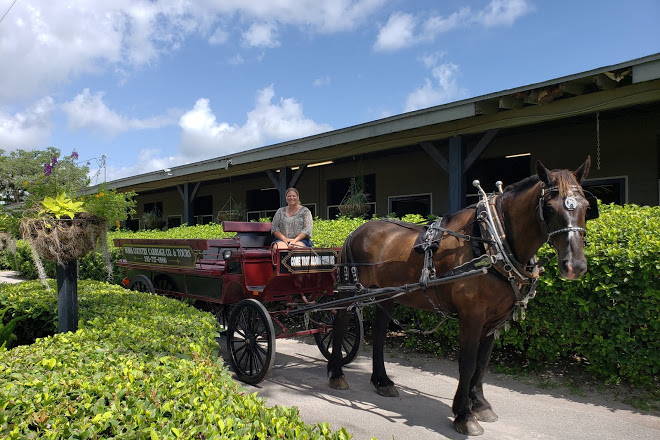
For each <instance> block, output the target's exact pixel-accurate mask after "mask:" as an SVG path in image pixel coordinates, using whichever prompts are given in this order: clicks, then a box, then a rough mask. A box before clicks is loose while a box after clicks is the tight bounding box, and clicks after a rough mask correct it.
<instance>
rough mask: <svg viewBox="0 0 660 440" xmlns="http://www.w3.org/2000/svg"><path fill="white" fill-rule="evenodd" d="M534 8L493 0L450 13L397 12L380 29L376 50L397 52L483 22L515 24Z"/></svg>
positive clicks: (515, 0) (518, 0) (524, 1)
mask: <svg viewBox="0 0 660 440" xmlns="http://www.w3.org/2000/svg"><path fill="white" fill-rule="evenodd" d="M531 10H532V7H531V6H530V5H529V3H528V0H491V2H490V3H489V4H488V5H487V6H486V7H485V8H484V9H482V10H479V11H473V10H472V9H471V8H469V7H463V8H461V9H459V10H458V11H456V12H453V13H452V14H450V15H448V16H441V15H432V16H430V17H427V18H422V17H421V16H420V17H415V16H413V15H411V14H407V13H402V12H394V13H393V14H392V15H391V16H390V18H389V20H388V21H387V23H386V24H385V26H383V27H382V28H381V29H380V32H379V33H378V36H377V37H376V42H375V43H374V50H376V51H395V50H400V49H403V48H406V47H410V46H413V45H416V44H419V43H421V42H425V41H433V40H435V38H436V37H437V36H438V35H440V34H443V33H446V32H449V31H451V30H453V29H456V28H458V27H466V26H471V25H475V24H476V25H480V26H483V27H486V28H489V27H494V26H511V25H513V23H514V22H515V21H516V20H517V19H519V18H520V17H522V16H523V15H525V14H527V13H528V12H530V11H531Z"/></svg>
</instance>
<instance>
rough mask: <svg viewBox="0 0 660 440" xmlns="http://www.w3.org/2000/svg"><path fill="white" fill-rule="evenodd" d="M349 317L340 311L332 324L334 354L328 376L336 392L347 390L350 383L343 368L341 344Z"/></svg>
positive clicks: (332, 354)
mask: <svg viewBox="0 0 660 440" xmlns="http://www.w3.org/2000/svg"><path fill="white" fill-rule="evenodd" d="M348 320H349V316H348V313H347V312H346V310H343V309H339V310H337V314H336V315H335V320H334V322H333V324H332V353H330V358H329V359H328V375H329V376H330V388H334V389H336V390H347V389H348V382H346V379H345V378H344V371H343V368H342V351H341V344H342V341H343V340H344V336H345V335H346V330H347V328H348Z"/></svg>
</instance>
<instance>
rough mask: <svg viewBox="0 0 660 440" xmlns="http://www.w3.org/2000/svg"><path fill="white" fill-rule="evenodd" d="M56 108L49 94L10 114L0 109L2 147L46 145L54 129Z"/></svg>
mask: <svg viewBox="0 0 660 440" xmlns="http://www.w3.org/2000/svg"><path fill="white" fill-rule="evenodd" d="M54 109H55V105H54V103H53V98H51V97H50V96H47V97H45V98H42V99H40V100H39V101H37V102H35V103H34V104H32V105H31V106H30V107H28V108H27V109H25V110H24V111H22V112H17V113H14V114H10V113H7V112H3V111H1V110H0V149H3V150H6V151H12V150H16V149H19V148H21V149H27V150H31V149H34V148H42V147H44V146H45V144H46V142H47V141H48V139H49V138H50V135H51V131H52V129H53V123H52V115H53V111H54Z"/></svg>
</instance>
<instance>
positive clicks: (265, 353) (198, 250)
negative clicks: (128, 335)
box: [114, 221, 364, 384]
mask: <svg viewBox="0 0 660 440" xmlns="http://www.w3.org/2000/svg"><path fill="white" fill-rule="evenodd" d="M222 227H223V230H224V231H225V232H235V233H236V235H235V236H234V237H232V238H223V239H211V240H203V239H115V240H114V244H115V246H117V247H119V248H121V250H122V257H123V258H122V259H121V260H120V261H119V262H118V263H117V266H120V267H123V268H124V269H125V271H126V277H125V278H124V284H125V286H126V287H128V288H129V289H132V290H138V291H144V292H150V293H158V294H162V295H167V296H172V297H176V298H188V299H189V300H192V301H195V305H196V306H198V307H200V308H203V309H206V310H209V311H211V312H213V313H214V314H215V315H216V318H217V319H218V321H219V322H220V323H221V325H222V326H223V327H224V328H225V329H226V335H227V347H228V350H229V354H230V359H229V360H230V364H231V366H232V369H233V370H234V372H235V374H236V376H237V378H238V379H239V380H241V381H243V382H246V383H249V384H257V383H259V382H261V381H262V380H263V379H264V378H265V377H266V376H267V374H268V372H269V370H270V368H271V367H272V365H273V362H274V359H275V345H276V344H275V340H276V339H280V338H288V337H297V336H304V335H313V336H314V339H315V341H316V344H317V345H318V347H319V349H320V351H321V353H322V354H323V355H324V356H325V357H326V359H327V358H329V357H330V353H331V350H332V321H333V318H334V314H335V310H334V309H332V308H329V307H326V306H325V304H326V303H330V302H331V301H332V299H333V295H334V294H335V290H334V286H335V280H336V269H335V268H336V263H337V257H338V251H339V249H337V248H316V247H315V248H296V249H290V250H286V249H275V250H271V247H270V241H271V232H270V231H271V224H270V223H255V222H236V221H225V222H223V224H222ZM294 316H302V317H303V319H302V322H301V319H287V318H289V317H294ZM349 326H350V327H349V331H348V332H347V334H346V335H345V336H344V338H343V341H342V359H343V363H344V364H348V363H350V362H351V361H353V359H355V357H356V356H357V355H358V353H359V351H360V348H361V345H362V340H363V333H364V329H363V323H362V315H361V313H360V311H359V310H358V309H355V310H353V311H352V313H351V318H350V324H349ZM292 327H295V328H292Z"/></svg>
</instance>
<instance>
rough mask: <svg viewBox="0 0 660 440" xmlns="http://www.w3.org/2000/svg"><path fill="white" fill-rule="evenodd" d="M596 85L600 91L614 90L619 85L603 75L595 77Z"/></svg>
mask: <svg viewBox="0 0 660 440" xmlns="http://www.w3.org/2000/svg"><path fill="white" fill-rule="evenodd" d="M594 83H596V85H597V86H598V88H599V89H600V90H612V89H614V88H616V86H617V84H618V83H617V82H616V81H615V80H613V79H611V78H609V77H608V76H607V75H604V74H602V73H601V74H600V75H596V76H595V77H594Z"/></svg>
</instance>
